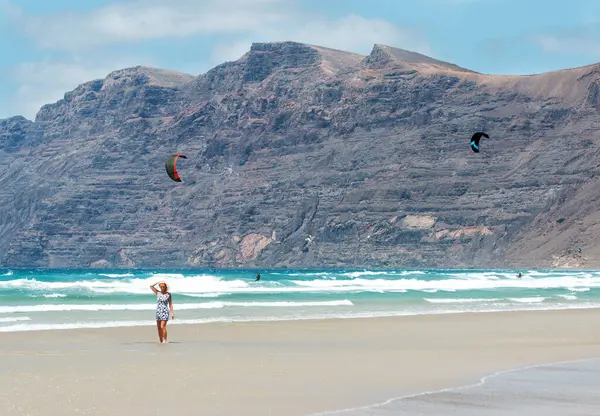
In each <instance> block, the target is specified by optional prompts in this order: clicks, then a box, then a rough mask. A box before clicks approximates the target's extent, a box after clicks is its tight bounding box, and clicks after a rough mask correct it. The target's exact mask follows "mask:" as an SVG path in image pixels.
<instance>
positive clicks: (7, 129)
mask: <svg viewBox="0 0 600 416" xmlns="http://www.w3.org/2000/svg"><path fill="white" fill-rule="evenodd" d="M598 68H599V67H598V66H597V65H593V66H589V67H584V68H575V69H570V70H566V71H557V72H551V73H546V74H540V75H536V76H527V77H512V76H490V75H484V74H478V73H475V72H473V71H469V70H467V69H464V68H460V67H458V66H456V65H454V64H451V63H447V62H442V61H438V60H435V59H433V58H430V57H425V56H423V55H419V54H415V53H412V52H408V51H402V50H399V49H395V48H390V47H387V46H384V45H376V46H375V47H374V48H373V52H372V53H371V54H370V55H369V56H360V55H356V54H352V53H346V52H342V51H334V50H330V49H326V48H321V47H315V46H310V45H303V44H298V43H293V42H280V43H269V44H254V45H253V46H252V48H251V50H250V51H249V52H248V53H247V54H246V55H244V56H243V57H242V58H240V59H239V60H237V61H235V62H228V63H225V64H222V65H219V66H217V67H215V68H213V69H212V70H210V71H208V72H207V73H206V74H203V75H200V76H197V77H196V76H192V75H187V74H180V73H176V72H172V71H165V70H159V69H154V68H145V67H135V68H128V69H124V70H121V71H115V72H113V73H111V74H109V75H108V76H107V77H106V79H103V80H94V81H90V82H88V83H85V84H82V85H80V86H79V87H78V88H76V89H75V90H73V91H70V92H67V93H66V94H65V96H64V98H63V99H62V100H60V101H58V102H56V103H53V104H48V105H46V106H44V107H43V108H42V109H41V110H40V112H39V113H38V115H37V117H36V120H35V122H32V121H28V120H26V119H24V118H22V117H13V118H10V119H7V120H0V185H1V186H0V265H2V266H4V267H7V266H8V267H11V266H44V267H80V266H83V267H85V266H92V267H126V268H127V267H188V266H189V267H470V266H473V267H524V266H532V267H552V266H553V265H555V266H560V265H562V266H561V267H598V266H600V249H598V250H597V249H595V247H596V246H597V244H596V241H597V229H598V225H599V224H598V222H599V221H600V219H598V217H597V214H596V212H597V202H596V201H597V198H598V197H599V196H600V182H599V181H598V177H599V176H600V166H599V165H598V156H599V153H598V150H597V149H598V146H599V144H600V137H599V134H598V126H599V125H598V121H597V117H598V114H599V111H600V110H598V108H599V106H598V101H599V100H598V95H599V94H598V91H600V90H599V88H598V85H600V71H599V69H598ZM478 130H485V131H486V132H488V133H489V134H490V139H489V140H484V141H482V145H481V146H482V151H481V153H479V154H474V153H473V152H471V151H470V149H469V147H468V141H469V138H470V136H471V134H472V133H473V132H474V131H478ZM174 153H184V154H186V155H187V156H188V159H187V160H182V161H181V163H178V169H179V172H180V174H181V176H182V178H183V182H182V183H175V182H173V181H171V180H170V179H169V178H168V176H167V175H166V173H165V171H164V161H165V159H166V158H167V157H168V156H169V155H171V154H174ZM269 236H270V237H269ZM575 245H576V246H577V247H574V246H575ZM579 247H581V248H582V250H583V253H584V254H583V255H582V256H581V258H577V261H576V262H574V261H571V260H569V259H567V257H564V254H563V253H565V252H568V250H575V249H577V248H579ZM573 265H576V266H573Z"/></svg>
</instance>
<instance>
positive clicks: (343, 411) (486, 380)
mask: <svg viewBox="0 0 600 416" xmlns="http://www.w3.org/2000/svg"><path fill="white" fill-rule="evenodd" d="M599 360H600V356H598V357H592V358H581V359H576V360H568V361H557V362H550V363H543V364H534V365H528V366H525V367H519V368H514V369H509V370H501V371H496V372H494V373H491V374H488V375H485V376H483V377H481V378H480V379H479V381H478V382H476V383H473V384H467V385H462V386H456V387H447V388H443V389H438V390H428V391H423V392H419V393H415V394H410V395H406V396H398V397H392V398H390V399H387V400H385V401H382V402H378V403H373V404H370V405H365V406H359V407H350V408H345V409H339V410H330V411H325V412H319V413H312V414H310V415H306V416H327V415H340V414H347V413H351V412H356V411H368V410H374V409H377V408H381V407H385V406H389V405H391V404H394V403H399V402H401V401H403V400H407V399H414V398H418V397H424V396H436V395H439V394H441V393H455V392H458V391H461V390H471V389H474V388H478V387H482V386H485V385H486V384H488V383H489V382H490V381H492V380H493V379H496V378H500V377H505V376H509V375H511V374H517V373H520V372H526V371H531V370H538V369H545V368H548V367H557V366H569V365H575V364H583V363H590V364H591V363H593V362H595V361H599Z"/></svg>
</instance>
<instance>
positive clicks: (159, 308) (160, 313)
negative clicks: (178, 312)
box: [150, 281, 175, 344]
mask: <svg viewBox="0 0 600 416" xmlns="http://www.w3.org/2000/svg"><path fill="white" fill-rule="evenodd" d="M156 285H158V287H159V289H160V291H159V290H157V289H156V287H155V286H156ZM150 289H152V291H153V292H154V294H155V295H156V328H157V329H158V339H159V341H160V343H161V344H166V343H167V342H168V341H167V322H168V321H169V316H171V319H175V313H174V312H173V298H172V296H171V292H169V291H168V290H169V287H168V286H167V284H166V283H165V282H164V281H160V282H157V283H154V284H153V285H151V286H150Z"/></svg>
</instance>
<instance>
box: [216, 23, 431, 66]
mask: <svg viewBox="0 0 600 416" xmlns="http://www.w3.org/2000/svg"><path fill="white" fill-rule="evenodd" d="M286 40H291V41H296V42H302V43H308V44H312V45H316V46H323V47H328V48H333V49H339V50H343V51H350V52H355V53H361V54H364V55H366V54H368V53H369V52H370V51H371V49H372V48H373V45H374V44H376V43H378V44H385V45H389V46H396V47H399V48H404V49H410V50H412V51H415V52H420V53H424V54H430V53H431V52H430V48H429V45H428V44H427V42H426V41H425V39H424V38H423V36H422V35H421V34H420V33H419V32H417V31H413V30H410V29H406V28H399V27H397V26H395V25H393V24H392V23H390V22H387V21H385V20H382V19H367V18H364V17H361V16H356V15H349V16H344V17H341V18H339V19H322V18H321V19H319V18H314V17H312V18H307V17H306V16H295V17H294V18H290V19H289V20H288V21H287V22H286V24H285V25H273V26H269V27H261V28H259V29H257V30H254V31H252V32H250V33H248V34H246V36H245V37H244V39H243V40H236V41H233V42H231V43H229V44H227V43H222V44H219V45H217V47H215V49H214V50H213V55H212V59H211V63H213V64H216V63H221V62H224V61H228V60H235V59H238V58H239V57H240V56H241V55H243V54H244V53H246V52H247V51H248V50H249V48H250V45H251V44H252V42H273V41H286Z"/></svg>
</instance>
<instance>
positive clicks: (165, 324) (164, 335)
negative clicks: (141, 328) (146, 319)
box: [162, 321, 167, 342]
mask: <svg viewBox="0 0 600 416" xmlns="http://www.w3.org/2000/svg"><path fill="white" fill-rule="evenodd" d="M162 330H163V341H164V342H167V321H162Z"/></svg>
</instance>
